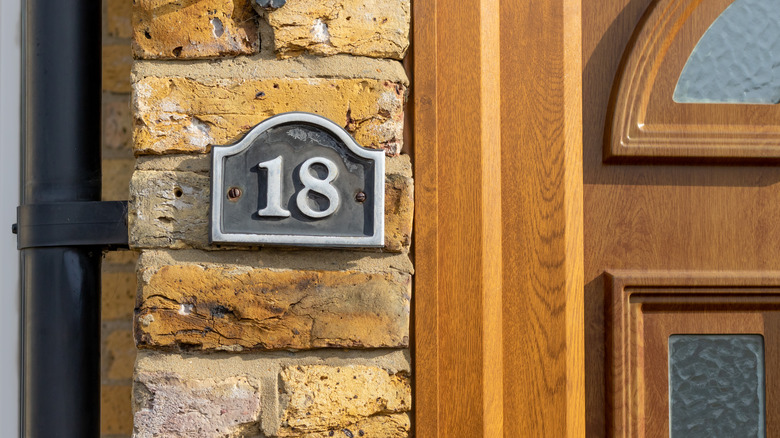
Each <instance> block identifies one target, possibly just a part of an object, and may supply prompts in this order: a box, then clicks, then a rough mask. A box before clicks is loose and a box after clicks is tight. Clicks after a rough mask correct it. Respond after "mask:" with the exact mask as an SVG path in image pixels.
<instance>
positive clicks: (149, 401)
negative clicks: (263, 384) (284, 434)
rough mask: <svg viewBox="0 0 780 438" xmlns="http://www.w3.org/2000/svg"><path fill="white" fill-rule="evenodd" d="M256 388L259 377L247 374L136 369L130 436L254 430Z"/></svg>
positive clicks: (257, 406)
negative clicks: (199, 375) (206, 375)
mask: <svg viewBox="0 0 780 438" xmlns="http://www.w3.org/2000/svg"><path fill="white" fill-rule="evenodd" d="M259 391H260V383H259V382H256V381H254V380H253V379H250V378H248V377H245V376H234V377H227V378H222V379H204V380H198V379H192V378H182V377H181V376H179V375H177V374H175V373H173V372H146V371H143V370H140V371H139V372H138V373H137V374H136V377H135V382H134V387H133V408H134V409H133V410H134V419H135V433H134V435H133V436H134V437H136V438H146V437H158V436H164V437H171V438H178V437H181V438H184V437H200V438H211V437H214V438H217V437H219V438H223V437H243V436H247V437H249V436H257V435H259V433H260V426H259V424H258V423H259V421H260V414H261V406H260V395H259Z"/></svg>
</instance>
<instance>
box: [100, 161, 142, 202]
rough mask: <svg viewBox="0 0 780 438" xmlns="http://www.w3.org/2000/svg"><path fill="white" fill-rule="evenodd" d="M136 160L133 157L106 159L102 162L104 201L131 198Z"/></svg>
mask: <svg viewBox="0 0 780 438" xmlns="http://www.w3.org/2000/svg"><path fill="white" fill-rule="evenodd" d="M134 167H135V160H134V159H132V158H119V159H105V160H103V163H102V170H103V176H102V178H103V185H102V198H103V200H104V201H126V200H128V199H130V179H131V177H132V176H133V168H134Z"/></svg>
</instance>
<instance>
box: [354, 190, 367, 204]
mask: <svg viewBox="0 0 780 438" xmlns="http://www.w3.org/2000/svg"><path fill="white" fill-rule="evenodd" d="M355 201H357V202H366V194H365V192H362V191H360V192H357V194H355Z"/></svg>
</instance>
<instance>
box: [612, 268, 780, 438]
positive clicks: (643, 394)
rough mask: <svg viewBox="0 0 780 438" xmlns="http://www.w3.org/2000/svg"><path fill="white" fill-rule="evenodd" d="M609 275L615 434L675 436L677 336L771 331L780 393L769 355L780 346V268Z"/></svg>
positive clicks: (773, 426)
mask: <svg viewBox="0 0 780 438" xmlns="http://www.w3.org/2000/svg"><path fill="white" fill-rule="evenodd" d="M604 279H605V292H606V296H607V299H608V307H607V310H608V312H607V315H608V316H607V322H606V325H607V327H608V329H609V332H608V335H607V370H608V371H607V375H608V382H607V383H608V388H609V391H610V392H609V394H608V397H607V399H608V402H609V404H608V412H607V414H608V415H607V417H608V419H609V422H608V426H607V432H608V433H607V435H608V436H614V437H660V436H666V435H668V430H669V418H668V412H669V403H668V400H669V394H668V391H667V388H668V387H669V382H668V374H669V373H668V357H669V354H668V339H669V336H670V335H672V334H685V333H688V334H696V333H698V334H723V333H745V334H747V333H752V334H762V335H764V336H765V341H766V342H765V345H766V356H765V357H766V364H767V366H766V376H767V388H768V393H769V394H777V392H778V388H776V387H775V386H770V384H771V385H776V384H777V382H778V380H777V372H776V371H775V370H774V368H773V367H771V364H772V363H776V362H772V361H771V360H770V358H774V357H776V355H777V354H778V351H776V350H777V349H778V346H780V337H778V336H777V334H776V333H772V331H771V328H773V327H775V325H773V324H776V322H773V321H777V319H778V317H780V272H774V271H755V272H745V271H671V270H670V271H648V270H631V271H614V272H607V273H606V274H605V275H604ZM767 328H769V329H770V330H768V329H767ZM767 412H768V415H767V430H768V431H770V432H772V431H776V430H777V427H778V426H780V423H778V422H777V421H778V414H780V413H778V414H774V413H771V414H769V410H767ZM775 433H776V432H775Z"/></svg>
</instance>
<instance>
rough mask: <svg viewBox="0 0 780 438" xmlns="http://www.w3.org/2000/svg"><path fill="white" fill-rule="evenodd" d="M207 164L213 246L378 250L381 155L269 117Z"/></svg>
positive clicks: (325, 124) (294, 118)
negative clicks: (225, 244)
mask: <svg viewBox="0 0 780 438" xmlns="http://www.w3.org/2000/svg"><path fill="white" fill-rule="evenodd" d="M212 160H213V161H212V175H211V177H212V185H211V241H212V242H213V243H233V244H236V243H238V244H268V245H293V246H334V247H345V246H364V247H381V246H383V245H384V206H385V200H384V198H385V181H384V180H385V154H384V151H381V150H371V149H365V148H362V147H360V145H358V144H357V143H356V142H355V140H354V139H353V138H352V137H351V136H350V135H349V134H348V133H347V132H346V131H345V130H344V129H343V128H341V127H340V126H339V125H337V124H335V123H333V122H332V121H330V120H328V119H326V118H324V117H321V116H318V115H315V114H309V113H298V112H295V113H285V114H280V115H278V116H275V117H271V118H269V119H268V120H266V121H264V122H262V123H260V124H259V125H257V126H255V127H254V128H253V129H252V130H251V131H250V132H249V133H248V134H247V135H246V137H244V138H243V139H242V140H241V141H239V142H238V143H236V144H234V145H230V146H215V147H214V148H213V149H212Z"/></svg>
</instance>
